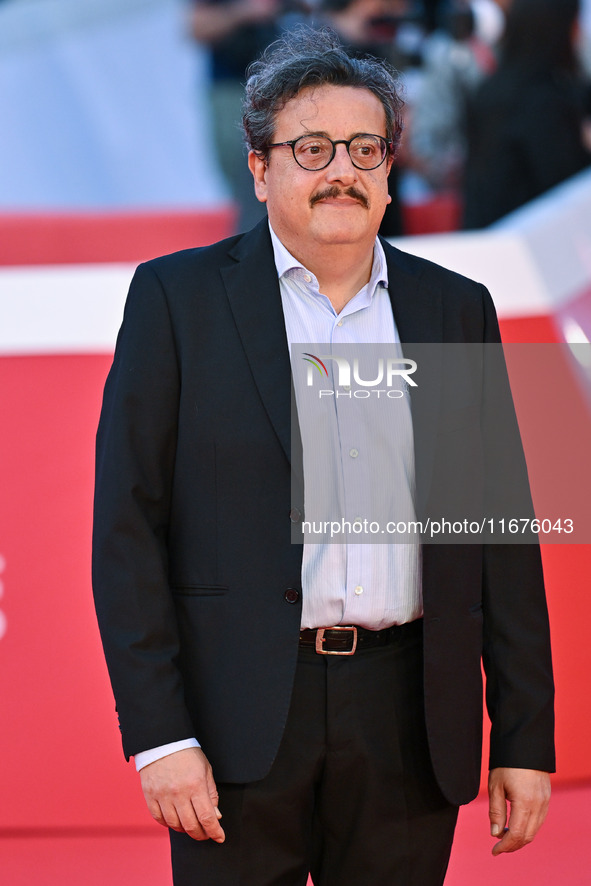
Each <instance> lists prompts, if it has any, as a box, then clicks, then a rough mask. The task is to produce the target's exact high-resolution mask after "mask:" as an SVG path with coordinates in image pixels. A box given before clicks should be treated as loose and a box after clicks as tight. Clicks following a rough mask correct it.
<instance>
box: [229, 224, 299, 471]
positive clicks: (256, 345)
mask: <svg viewBox="0 0 591 886" xmlns="http://www.w3.org/2000/svg"><path fill="white" fill-rule="evenodd" d="M220 272H221V275H222V279H223V281H224V285H225V287H226V292H227V295H228V299H229V302H230V307H231V309H232V313H233V315H234V320H235V322H236V326H237V328H238V332H239V335H240V338H241V340H242V345H243V347H244V350H245V353H246V356H247V359H248V363H249V366H250V369H251V372H252V375H253V378H254V382H255V384H256V386H257V388H258V391H259V394H260V397H261V399H262V401H263V404H264V406H265V409H266V411H267V415H268V416H269V419H270V421H271V424H272V425H273V428H274V429H275V432H276V434H277V436H278V438H279V441H280V443H281V445H282V447H283V449H284V451H285V454H286V455H287V457H288V459H290V458H291V402H290V401H291V399H292V398H290V391H291V387H292V385H291V365H290V360H289V348H288V344H287V335H286V332H285V320H284V317H283V308H282V306H281V293H280V291H279V281H278V279H277V270H276V268H275V262H274V259H273V246H272V243H271V236H270V234H269V227H268V222H267V220H266V219H265V220H264V221H262V222H260V224H258V225H257V226H256V227H255V228H253V230H252V231H249V232H248V233H247V234H245V235H244V236H243V237H242V238H241V239H240V240H239V241H238V243H237V244H235V245H234V247H233V248H232V249H231V250H230V252H229V259H228V264H227V265H226V266H224V267H222V268H220Z"/></svg>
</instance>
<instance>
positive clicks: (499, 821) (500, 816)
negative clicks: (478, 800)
mask: <svg viewBox="0 0 591 886" xmlns="http://www.w3.org/2000/svg"><path fill="white" fill-rule="evenodd" d="M488 817H489V819H490V833H491V836H492V837H500V836H501V834H502V833H503V831H504V830H505V827H506V825H507V800H506V798H505V791H504V790H503V786H502V784H500V783H492V784H489V803H488Z"/></svg>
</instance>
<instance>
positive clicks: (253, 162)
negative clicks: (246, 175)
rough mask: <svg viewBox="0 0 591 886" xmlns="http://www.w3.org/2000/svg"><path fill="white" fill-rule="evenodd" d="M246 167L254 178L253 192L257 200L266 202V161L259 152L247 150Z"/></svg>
mask: <svg viewBox="0 0 591 886" xmlns="http://www.w3.org/2000/svg"><path fill="white" fill-rule="evenodd" d="M248 168H249V169H250V171H251V172H252V177H253V179H254V192H255V195H256V198H257V200H260V202H261V203H266V202H267V162H266V160H264V159H263V158H262V157H261V156H260V154H256V153H255V152H254V151H249V152H248Z"/></svg>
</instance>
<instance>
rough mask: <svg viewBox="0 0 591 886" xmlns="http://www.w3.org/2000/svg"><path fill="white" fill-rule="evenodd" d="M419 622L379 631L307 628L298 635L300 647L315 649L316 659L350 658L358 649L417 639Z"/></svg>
mask: <svg viewBox="0 0 591 886" xmlns="http://www.w3.org/2000/svg"><path fill="white" fill-rule="evenodd" d="M421 629H422V619H417V620H416V621H411V622H408V623H407V624H403V625H393V626H392V627H391V628H384V630H382V631H370V630H368V629H367V628H360V627H358V626H357V625H334V626H333V627H331V628H312V629H309V628H306V629H304V630H301V631H300V647H301V648H303V649H310V648H311V649H314V651H315V652H317V653H318V654H319V655H353V654H354V653H355V652H356V651H357V649H372V648H373V647H375V646H387V645H388V644H390V643H395V642H397V641H398V640H402V639H403V638H404V639H407V638H409V637H411V636H419V634H420V632H421Z"/></svg>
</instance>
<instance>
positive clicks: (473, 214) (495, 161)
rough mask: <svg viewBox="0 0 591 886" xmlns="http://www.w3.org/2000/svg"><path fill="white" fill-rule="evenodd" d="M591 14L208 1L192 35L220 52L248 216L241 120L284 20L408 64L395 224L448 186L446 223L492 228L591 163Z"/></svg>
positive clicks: (363, 1) (216, 107)
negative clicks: (248, 80)
mask: <svg viewBox="0 0 591 886" xmlns="http://www.w3.org/2000/svg"><path fill="white" fill-rule="evenodd" d="M583 13H586V17H587V19H588V16H589V10H588V9H586V10H584V9H583V8H581V7H580V5H579V0H316V2H315V0H197V2H195V3H194V5H193V8H192V13H191V26H192V33H193V35H194V37H195V39H196V40H197V41H199V42H200V43H202V44H204V45H206V46H208V47H209V49H210V51H211V60H212V66H211V99H212V107H213V112H214V114H213V118H214V123H215V137H216V144H217V146H218V157H219V158H220V162H221V164H222V167H223V169H224V172H225V174H226V176H227V178H228V180H229V181H231V183H232V188H233V193H234V194H235V195H236V197H237V199H238V201H239V203H240V206H241V216H240V223H239V224H240V226H241V227H247V226H249V225H250V224H251V222H253V221H255V220H256V219H257V218H259V217H260V216H261V208H260V206H257V204H256V201H254V198H253V196H252V187H251V185H250V182H249V181H248V178H247V174H246V175H244V177H243V172H244V164H243V163H240V162H239V152H240V142H239V139H240V133H239V130H238V128H237V127H236V126H235V125H234V126H233V121H235V120H236V119H238V118H239V112H240V99H241V94H242V84H243V82H244V74H245V69H246V67H247V65H248V63H249V61H251V60H253V59H254V58H256V56H257V55H258V54H259V53H260V52H261V51H262V49H263V48H264V47H265V45H266V44H267V43H268V42H269V41H270V40H272V39H273V38H274V37H275V36H276V35H277V34H278V33H279V32H280V31H281V30H282V29H287V28H291V27H293V26H294V25H296V24H297V23H298V22H301V21H308V22H310V23H312V24H313V25H314V26H318V27H323V26H329V27H331V28H333V29H334V30H335V31H337V33H338V34H339V35H340V36H341V38H342V40H343V41H344V42H345V43H346V44H348V45H349V46H350V47H351V49H352V50H353V51H359V52H371V53H372V54H374V55H377V56H381V57H383V58H385V59H387V60H388V61H389V62H390V63H391V64H392V65H393V66H394V67H395V68H397V69H398V70H399V71H400V72H401V80H402V83H403V87H404V90H405V94H406V99H407V108H406V136H405V139H404V141H403V148H402V151H401V154H400V157H399V162H398V164H397V165H396V167H395V168H394V170H393V173H392V177H391V183H390V184H391V192H392V196H393V197H394V196H395V197H396V198H397V199H395V200H394V201H393V204H392V206H391V207H390V208H389V212H388V215H387V217H386V219H385V220H384V225H383V230H382V232H383V233H384V234H386V235H398V234H401V233H403V228H404V224H403V216H402V212H401V204H413V203H417V202H424V201H427V200H429V199H432V198H434V197H435V198H436V197H437V196H441V195H443V196H445V197H447V198H448V201H447V203H442V202H440V203H439V209H440V213H442V214H443V215H444V216H445V217H444V218H443V219H442V220H441V223H442V224H443V225H444V226H445V225H446V224H447V225H448V226H450V227H454V226H457V225H462V226H464V227H468V228H476V227H483V226H485V225H488V224H490V223H491V222H494V221H496V220H497V219H498V218H500V217H502V216H503V215H505V214H507V213H508V212H510V211H511V210H513V209H515V208H516V207H518V206H520V205H522V204H523V203H526V202H527V201H529V200H530V199H532V198H534V197H537V196H538V195H539V194H541V193H543V192H544V191H545V190H547V189H549V188H550V187H552V186H553V185H555V184H557V183H559V182H561V181H563V180H564V179H565V178H567V177H569V176H570V175H573V174H574V173H577V172H579V171H581V169H583V168H584V167H585V166H586V165H587V164H588V163H589V162H590V160H591V82H590V74H591V68H590V67H589V64H590V62H591V55H590V43H589V38H590V34H589V31H588V29H585V27H583ZM234 142H236V145H235V146H234V144H233V143H234Z"/></svg>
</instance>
